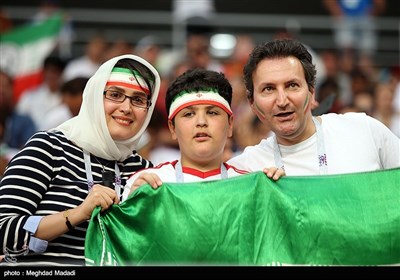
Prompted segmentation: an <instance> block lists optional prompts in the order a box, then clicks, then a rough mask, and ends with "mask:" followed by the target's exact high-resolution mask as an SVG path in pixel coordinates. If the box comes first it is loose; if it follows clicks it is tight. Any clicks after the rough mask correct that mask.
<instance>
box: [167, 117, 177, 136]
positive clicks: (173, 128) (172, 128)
mask: <svg viewBox="0 0 400 280" xmlns="http://www.w3.org/2000/svg"><path fill="white" fill-rule="evenodd" d="M168 128H169V132H171V136H172V139H173V140H176V139H177V137H176V133H175V125H174V123H173V122H172V121H171V120H168Z"/></svg>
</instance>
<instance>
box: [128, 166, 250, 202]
mask: <svg viewBox="0 0 400 280" xmlns="http://www.w3.org/2000/svg"><path fill="white" fill-rule="evenodd" d="M177 162H178V160H175V161H172V162H165V163H161V164H159V165H158V166H156V167H151V168H146V169H142V170H140V171H138V172H136V173H135V174H133V175H132V176H131V177H130V178H129V179H128V180H127V182H126V185H125V187H124V192H123V194H122V201H125V200H126V199H127V198H128V196H129V193H130V190H131V186H132V184H133V182H135V180H136V179H137V178H138V177H139V176H140V175H141V174H142V173H143V172H146V173H154V174H157V175H158V177H160V179H161V181H162V182H166V183H176V182H177V180H176V169H175V166H176V164H177ZM224 165H225V167H226V170H227V173H228V174H227V175H228V178H231V177H235V176H239V175H243V174H246V173H247V171H244V170H240V169H237V168H235V167H234V166H231V165H229V164H227V163H224ZM220 179H222V177H221V170H218V169H215V170H211V171H208V172H202V171H198V170H195V169H191V168H183V181H184V182H185V183H192V182H200V181H212V180H220Z"/></svg>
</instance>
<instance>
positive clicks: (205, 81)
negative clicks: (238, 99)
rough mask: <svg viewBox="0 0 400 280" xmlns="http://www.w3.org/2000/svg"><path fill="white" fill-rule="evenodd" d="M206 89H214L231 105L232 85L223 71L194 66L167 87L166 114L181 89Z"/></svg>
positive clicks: (195, 90) (196, 90)
mask: <svg viewBox="0 0 400 280" xmlns="http://www.w3.org/2000/svg"><path fill="white" fill-rule="evenodd" d="M208 89H216V90H217V91H218V93H219V95H220V96H222V97H223V98H224V99H225V100H226V101H227V102H228V103H229V105H231V102H232V86H231V84H230V83H229V81H228V79H227V78H226V77H225V75H224V74H223V73H218V72H216V71H212V70H206V69H202V68H195V69H191V70H188V71H186V72H184V73H183V74H182V75H180V76H179V77H177V78H176V79H175V80H174V81H173V82H172V83H171V84H170V86H169V87H168V89H167V93H166V95H165V108H166V110H167V115H168V113H169V109H170V107H171V103H172V101H174V99H175V97H176V96H178V95H179V94H180V93H181V92H183V91H189V92H190V91H194V92H198V91H202V90H208Z"/></svg>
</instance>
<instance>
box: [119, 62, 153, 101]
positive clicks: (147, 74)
mask: <svg viewBox="0 0 400 280" xmlns="http://www.w3.org/2000/svg"><path fill="white" fill-rule="evenodd" d="M115 67H121V68H126V69H129V70H131V71H132V73H134V71H137V72H139V74H140V75H141V76H142V77H143V79H144V81H145V82H146V85H147V87H148V88H149V90H150V93H151V95H152V94H153V92H154V87H155V80H156V77H155V75H154V73H153V72H152V71H151V70H150V69H149V68H147V67H146V66H145V65H143V64H142V63H140V62H138V61H135V60H132V59H129V58H123V59H121V60H119V61H118V62H117V63H116V64H115ZM135 77H136V76H135ZM136 81H137V82H138V84H139V86H141V87H142V85H141V84H140V81H139V80H138V79H136ZM151 95H150V97H151Z"/></svg>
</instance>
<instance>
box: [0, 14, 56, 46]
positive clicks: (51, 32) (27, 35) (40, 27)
mask: <svg viewBox="0 0 400 280" xmlns="http://www.w3.org/2000/svg"><path fill="white" fill-rule="evenodd" d="M61 21H62V15H61V14H60V13H57V14H55V15H54V16H52V17H51V18H49V19H48V20H46V21H44V22H42V23H39V24H34V25H33V24H29V25H26V26H22V27H18V28H15V29H13V30H11V31H10V32H6V33H4V34H2V35H1V37H0V42H13V43H15V44H19V45H23V44H27V43H30V42H33V41H37V40H40V39H42V38H46V37H52V36H55V35H58V33H59V31H60V28H61Z"/></svg>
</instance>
